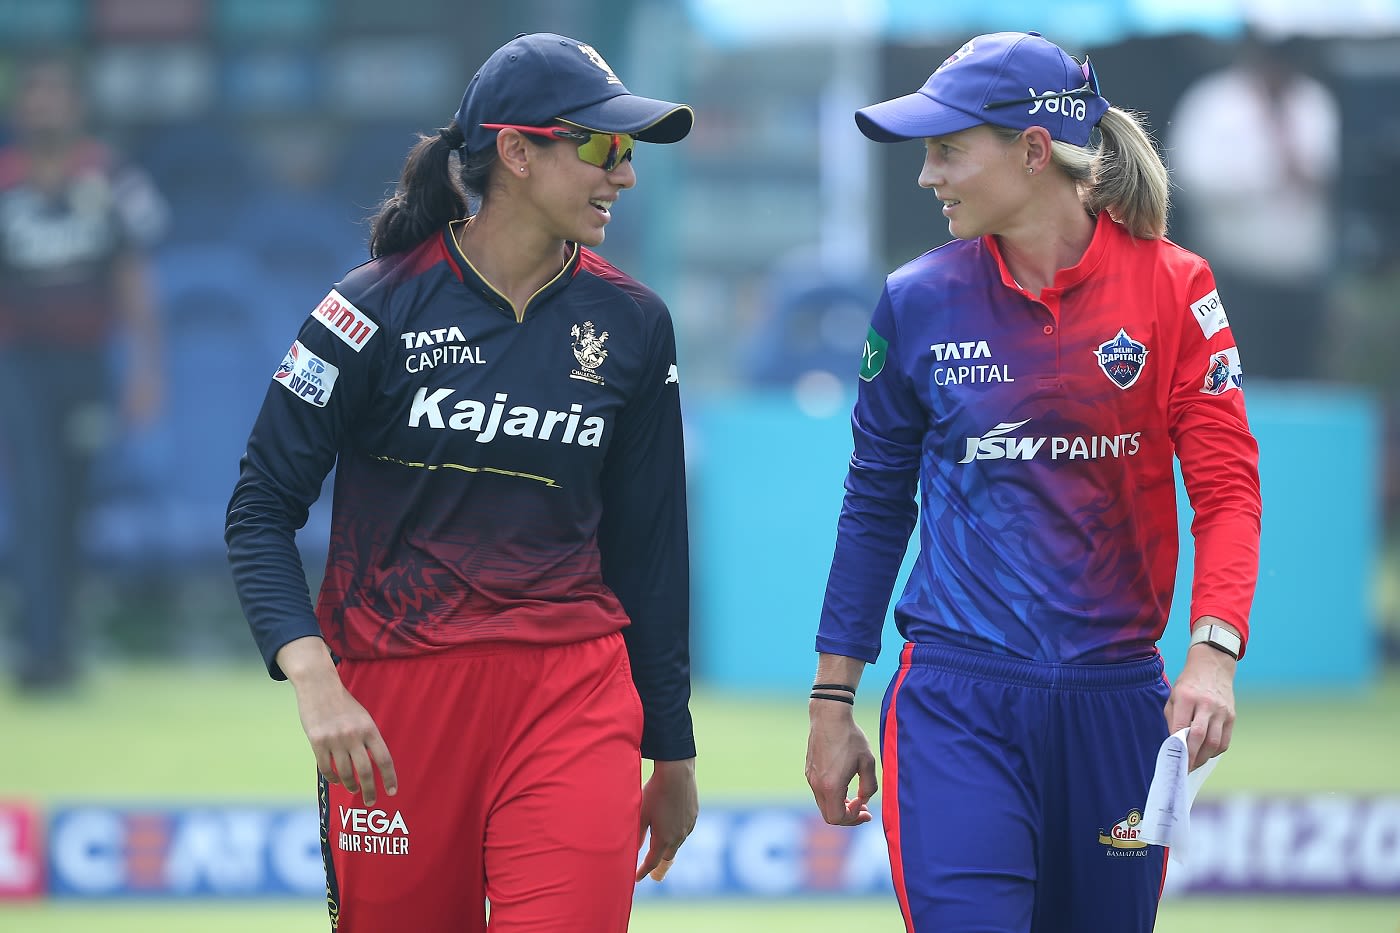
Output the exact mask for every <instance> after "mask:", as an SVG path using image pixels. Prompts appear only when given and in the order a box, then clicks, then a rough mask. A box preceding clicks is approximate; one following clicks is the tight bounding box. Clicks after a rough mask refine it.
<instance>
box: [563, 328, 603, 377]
mask: <svg viewBox="0 0 1400 933" xmlns="http://www.w3.org/2000/svg"><path fill="white" fill-rule="evenodd" d="M569 335H570V336H571V337H573V338H574V359H576V360H578V365H579V366H580V367H582V368H581V369H576V370H574V371H573V372H572V373H570V374H569V378H571V379H582V380H584V381H585V382H592V383H596V384H597V385H602V384H603V377H602V376H599V375H598V374H597V373H596V372H594V370H596V369H597V368H598V367H599V366H602V365H603V360H605V359H607V358H608V351H607V350H605V349H603V344H605V343H607V342H608V332H607V331H603V332H602V333H601V334H599V333H596V332H595V331H594V328H593V322H592V321H584V322H583V323H582V324H575V325H574V326H573V327H571V328H569Z"/></svg>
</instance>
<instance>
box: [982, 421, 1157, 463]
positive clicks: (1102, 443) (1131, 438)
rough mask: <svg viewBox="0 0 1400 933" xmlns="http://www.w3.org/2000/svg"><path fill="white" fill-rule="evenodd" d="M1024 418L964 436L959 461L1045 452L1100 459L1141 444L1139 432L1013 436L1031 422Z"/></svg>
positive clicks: (1033, 455)
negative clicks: (967, 436) (961, 454)
mask: <svg viewBox="0 0 1400 933" xmlns="http://www.w3.org/2000/svg"><path fill="white" fill-rule="evenodd" d="M1030 421H1031V419H1029V418H1027V419H1026V420H1025V421H1016V422H1010V421H1003V422H1001V423H1000V424H998V425H997V426H996V427H994V428H992V429H991V430H990V431H988V432H987V433H986V434H984V435H982V436H981V437H969V438H967V439H966V448H965V451H964V453H963V457H962V459H961V460H959V461H958V463H971V462H973V461H974V460H1034V459H1036V457H1037V456H1039V455H1040V453H1041V452H1042V451H1048V452H1049V454H1050V459H1051V460H1100V459H1106V458H1117V457H1131V456H1134V455H1136V454H1137V452H1138V450H1140V449H1141V447H1142V432H1141V431H1134V432H1132V433H1130V434H1111V435H1106V434H1078V435H1071V436H1060V437H1056V436H1050V437H1013V436H1009V435H1010V434H1011V432H1012V431H1015V430H1018V429H1019V428H1023V427H1025V426H1026V425H1028V424H1030Z"/></svg>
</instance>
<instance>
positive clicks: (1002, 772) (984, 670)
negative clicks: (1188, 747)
mask: <svg viewBox="0 0 1400 933" xmlns="http://www.w3.org/2000/svg"><path fill="white" fill-rule="evenodd" d="M1168 693H1169V688H1168V685H1167V682H1166V680H1165V678H1164V677H1163V672H1162V660H1161V657H1160V656H1153V657H1151V658H1146V659H1143V660H1138V661H1129V662H1124V663H1116V664H1101V665H1076V664H1051V663H1041V662H1035V661H1025V660H1021V659H1017V658H1009V657H1004V656H1001V655H993V654H988V653H985V652H980V651H973V650H968V649H964V648H955V647H947V646H941V645H914V644H907V645H905V647H904V650H903V652H902V654H901V663H900V668H899V671H898V673H896V674H895V677H894V679H893V680H892V681H891V683H890V686H889V689H888V690H887V691H886V694H885V699H884V702H883V704H882V708H881V714H882V715H881V723H880V745H881V759H882V763H883V772H884V781H883V784H884V787H883V795H884V802H883V804H882V806H881V809H882V816H883V820H884V825H885V836H886V839H887V841H888V843H889V852H890V866H891V871H892V874H893V879H894V887H895V893H896V895H897V896H898V898H899V906H900V909H901V911H902V912H903V915H904V923H905V927H906V929H907V930H908V931H910V933H915V931H917V933H1108V931H1112V933H1150V931H1151V930H1152V926H1153V923H1154V921H1155V918H1156V914H1157V902H1158V899H1159V898H1160V896H1161V891H1162V883H1163V880H1164V877H1165V871H1166V850H1165V849H1163V848H1160V847H1158V846H1148V845H1144V844H1142V843H1140V842H1139V841H1137V840H1136V839H1134V838H1133V837H1134V835H1135V827H1136V825H1137V823H1138V821H1139V820H1140V819H1141V811H1142V808H1143V805H1144V804H1145V803H1146V801H1147V789H1148V786H1149V784H1150V783H1151V780H1152V770H1153V766H1154V765H1155V763H1156V758H1157V749H1158V747H1159V746H1160V745H1161V743H1162V740H1163V739H1165V738H1166V736H1167V723H1166V718H1165V715H1164V713H1163V708H1164V707H1165V705H1166V701H1167V697H1168Z"/></svg>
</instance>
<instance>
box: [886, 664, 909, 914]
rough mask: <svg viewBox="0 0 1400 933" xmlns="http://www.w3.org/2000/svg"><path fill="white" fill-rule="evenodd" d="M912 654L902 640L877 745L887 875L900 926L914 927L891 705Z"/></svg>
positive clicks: (895, 703)
mask: <svg viewBox="0 0 1400 933" xmlns="http://www.w3.org/2000/svg"><path fill="white" fill-rule="evenodd" d="M913 654H914V646H913V644H905V646H904V650H903V651H901V652H900V654H899V660H900V666H899V673H898V674H897V675H896V677H895V682H894V690H892V691H891V692H890V708H889V710H888V711H887V712H886V713H885V741H884V744H883V746H882V747H881V749H880V758H881V760H882V762H883V764H884V785H885V800H884V803H883V804H881V806H880V812H881V814H882V816H883V817H884V824H885V840H886V842H887V843H888V844H889V849H890V878H891V880H893V881H894V893H895V896H896V897H897V898H899V912H900V913H901V914H903V915H904V928H905V929H906V930H910V931H912V930H913V929H914V918H913V915H911V914H910V913H909V891H908V890H907V889H906V888H905V886H904V852H903V849H902V847H901V846H900V837H899V729H898V727H897V726H896V723H897V721H898V720H897V719H896V717H895V708H896V707H897V706H898V705H899V688H900V687H902V686H903V685H904V678H905V677H906V676H907V675H908V673H909V662H910V659H911V658H912V657H913Z"/></svg>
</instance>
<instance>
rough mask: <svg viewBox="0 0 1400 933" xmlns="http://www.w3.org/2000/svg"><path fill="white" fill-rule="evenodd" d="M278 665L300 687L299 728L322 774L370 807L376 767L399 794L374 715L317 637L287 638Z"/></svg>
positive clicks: (388, 791)
mask: <svg viewBox="0 0 1400 933" xmlns="http://www.w3.org/2000/svg"><path fill="white" fill-rule="evenodd" d="M277 665H278V667H280V668H282V672H283V673H284V674H286V675H287V679H288V680H290V681H291V682H292V687H293V688H294V689H295V691H296V696H297V713H298V715H300V717H301V727H302V729H303V730H304V731H305V732H306V737H307V739H308V740H310V742H311V750H312V751H313V752H314V753H315V755H316V768H317V769H318V770H319V771H320V772H321V774H322V776H324V777H325V779H326V780H327V781H329V782H331V783H332V784H341V785H344V787H345V789H346V790H348V791H349V792H350V793H352V794H360V796H361V797H362V798H363V800H364V802H365V806H367V807H372V806H374V802H375V800H377V799H378V788H377V787H376V784H375V780H374V772H375V770H376V769H377V770H378V771H379V784H381V785H382V786H383V788H384V792H385V793H386V794H388V795H389V796H391V797H392V796H393V795H394V794H397V793H398V792H399V783H398V777H397V775H396V774H395V773H394V759H393V758H392V757H391V756H390V754H389V747H388V746H387V745H385V744H384V738H383V737H382V736H381V735H380V734H379V727H378V726H377V725H375V723H374V719H373V717H371V716H370V714H369V712H368V711H367V710H366V709H365V708H364V707H363V706H361V705H360V703H359V701H358V700H356V699H355V698H354V697H353V696H351V695H350V691H348V690H346V689H345V685H344V684H342V683H341V681H340V675H339V673H337V671H336V669H335V662H334V661H332V660H331V655H330V651H329V650H328V649H327V648H326V643H325V642H324V641H322V640H321V639H320V638H316V637H314V636H313V637H307V638H298V639H296V640H295V641H291V642H288V643H287V644H285V645H283V646H282V647H281V648H280V649H279V650H278V652H277Z"/></svg>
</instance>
